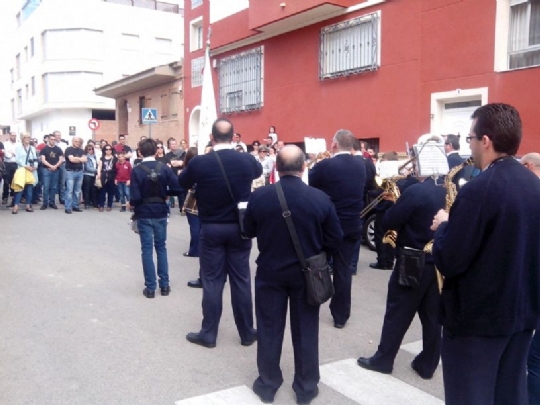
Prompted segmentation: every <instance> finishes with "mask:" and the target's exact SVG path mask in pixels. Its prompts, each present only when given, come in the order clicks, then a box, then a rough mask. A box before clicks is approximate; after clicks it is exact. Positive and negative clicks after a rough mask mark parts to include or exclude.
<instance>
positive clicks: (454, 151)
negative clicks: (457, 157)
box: [446, 150, 459, 156]
mask: <svg viewBox="0 0 540 405" xmlns="http://www.w3.org/2000/svg"><path fill="white" fill-rule="evenodd" d="M453 153H457V154H459V151H458V150H453V151H451V152H448V153H447V154H446V156H448V155H451V154H453Z"/></svg>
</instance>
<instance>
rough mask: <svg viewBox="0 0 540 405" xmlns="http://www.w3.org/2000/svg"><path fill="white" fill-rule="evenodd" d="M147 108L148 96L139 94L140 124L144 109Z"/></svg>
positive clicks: (140, 123)
mask: <svg viewBox="0 0 540 405" xmlns="http://www.w3.org/2000/svg"><path fill="white" fill-rule="evenodd" d="M143 108H146V98H145V97H144V96H139V125H142V121H143V120H142V119H143V116H142V109H143Z"/></svg>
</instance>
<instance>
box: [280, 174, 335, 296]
mask: <svg viewBox="0 0 540 405" xmlns="http://www.w3.org/2000/svg"><path fill="white" fill-rule="evenodd" d="M276 191H277V195H278V198H279V203H280V204H281V209H282V211H283V213H282V215H283V218H285V222H286V224H287V228H288V229H289V234H290V235H291V239H292V242H293V245H294V250H295V251H296V255H297V256H298V260H299V261H300V266H302V272H303V273H304V281H305V284H306V298H307V302H308V304H309V305H314V306H318V305H321V304H323V303H325V302H326V301H328V300H329V299H330V298H332V296H333V295H334V284H333V283H332V277H330V266H329V265H328V260H327V259H326V252H321V253H319V254H318V255H315V256H311V257H308V258H307V259H306V258H305V257H304V251H303V250H302V246H300V241H299V240H298V234H297V233H296V228H295V227H294V223H293V221H292V218H291V211H289V207H288V206H287V201H286V200H285V195H284V194H283V189H282V188H281V184H280V182H277V183H276Z"/></svg>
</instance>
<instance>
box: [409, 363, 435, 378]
mask: <svg viewBox="0 0 540 405" xmlns="http://www.w3.org/2000/svg"><path fill="white" fill-rule="evenodd" d="M411 368H412V369H413V370H414V371H415V372H416V374H418V375H419V376H420V378H421V379H423V380H431V378H432V377H433V374H431V375H429V376H428V375H425V374H423V373H421V372H420V369H419V368H418V366H417V365H416V363H415V362H414V360H413V361H412V362H411Z"/></svg>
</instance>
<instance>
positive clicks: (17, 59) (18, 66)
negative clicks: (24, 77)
mask: <svg viewBox="0 0 540 405" xmlns="http://www.w3.org/2000/svg"><path fill="white" fill-rule="evenodd" d="M15 70H16V71H17V79H20V78H21V54H20V53H18V54H17V56H16V57H15Z"/></svg>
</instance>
